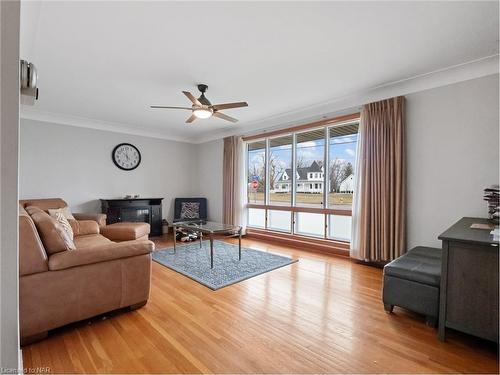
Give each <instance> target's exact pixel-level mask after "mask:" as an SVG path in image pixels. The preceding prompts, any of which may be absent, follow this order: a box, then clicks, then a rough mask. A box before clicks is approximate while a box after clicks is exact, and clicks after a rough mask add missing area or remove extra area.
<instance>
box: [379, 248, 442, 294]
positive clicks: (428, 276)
mask: <svg viewBox="0 0 500 375" xmlns="http://www.w3.org/2000/svg"><path fill="white" fill-rule="evenodd" d="M384 275H388V276H394V277H399V278H400V279H405V280H411V281H416V282H419V283H422V284H427V285H432V286H439V284H440V282H441V249H436V248H432V247H423V246H418V247H416V248H414V249H412V250H410V251H408V252H407V253H406V254H404V255H403V256H401V257H399V258H398V259H395V260H393V261H392V262H390V263H388V264H386V266H385V267H384Z"/></svg>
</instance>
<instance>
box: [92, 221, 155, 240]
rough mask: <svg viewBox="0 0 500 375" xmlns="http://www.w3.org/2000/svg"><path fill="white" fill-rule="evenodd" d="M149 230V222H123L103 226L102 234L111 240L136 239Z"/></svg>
mask: <svg viewBox="0 0 500 375" xmlns="http://www.w3.org/2000/svg"><path fill="white" fill-rule="evenodd" d="M149 232H150V226H149V224H148V223H132V222H122V223H115V224H110V225H106V226H105V227H102V228H101V234H102V235H103V236H104V237H107V238H109V239H110V240H111V241H129V240H135V239H137V238H140V237H142V236H145V235H147V234H149Z"/></svg>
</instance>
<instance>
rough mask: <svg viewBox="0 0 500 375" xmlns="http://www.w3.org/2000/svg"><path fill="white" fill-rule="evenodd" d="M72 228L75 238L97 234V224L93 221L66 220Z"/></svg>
mask: <svg viewBox="0 0 500 375" xmlns="http://www.w3.org/2000/svg"><path fill="white" fill-rule="evenodd" d="M68 221H69V223H70V224H71V227H72V228H73V232H74V233H75V237H78V236H84V235H87V234H99V224H97V223H96V222H95V221H93V220H68Z"/></svg>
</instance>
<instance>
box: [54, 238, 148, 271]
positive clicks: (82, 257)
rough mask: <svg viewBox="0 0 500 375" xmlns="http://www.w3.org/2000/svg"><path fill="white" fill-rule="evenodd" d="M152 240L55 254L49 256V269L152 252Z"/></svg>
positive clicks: (111, 243) (55, 269)
mask: <svg viewBox="0 0 500 375" xmlns="http://www.w3.org/2000/svg"><path fill="white" fill-rule="evenodd" d="M154 246H155V245H154V243H153V242H151V241H127V242H121V243H113V242H109V243H108V244H106V245H103V246H97V247H88V248H83V249H77V250H75V251H66V252H64V253H58V254H54V255H52V256H51V257H50V258H49V270H51V271H57V270H62V269H66V268H71V267H78V266H83V265H86V264H93V263H99V262H107V261H110V260H115V259H123V258H128V257H133V256H138V255H144V254H150V253H151V252H152V251H153V250H154Z"/></svg>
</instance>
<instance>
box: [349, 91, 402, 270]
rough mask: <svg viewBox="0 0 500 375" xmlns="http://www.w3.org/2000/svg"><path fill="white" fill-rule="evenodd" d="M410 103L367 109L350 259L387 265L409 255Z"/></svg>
mask: <svg viewBox="0 0 500 375" xmlns="http://www.w3.org/2000/svg"><path fill="white" fill-rule="evenodd" d="M404 117H405V99H404V97H397V98H392V99H387V100H382V101H380V102H376V103H370V104H366V105H365V106H363V110H362V111H361V124H360V129H359V141H358V160H357V166H356V190H355V193H354V201H353V238H352V241H351V256H352V257H353V258H357V259H361V260H365V261H370V262H385V261H389V260H392V259H395V258H397V257H399V256H400V255H402V254H403V253H404V252H405V251H406V196H405V195H406V177H405V121H404Z"/></svg>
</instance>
